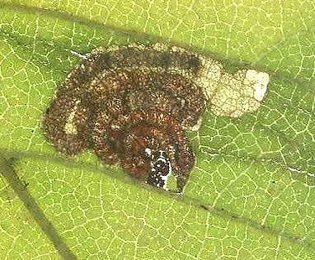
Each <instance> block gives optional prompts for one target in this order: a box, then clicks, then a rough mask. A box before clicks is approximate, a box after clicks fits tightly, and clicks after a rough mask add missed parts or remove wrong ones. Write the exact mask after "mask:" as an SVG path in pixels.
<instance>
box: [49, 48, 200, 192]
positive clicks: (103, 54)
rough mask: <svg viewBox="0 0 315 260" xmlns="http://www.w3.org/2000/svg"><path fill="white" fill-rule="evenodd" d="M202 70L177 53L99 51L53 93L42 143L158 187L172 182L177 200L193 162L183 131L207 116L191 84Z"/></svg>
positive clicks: (197, 61) (189, 57)
mask: <svg viewBox="0 0 315 260" xmlns="http://www.w3.org/2000/svg"><path fill="white" fill-rule="evenodd" d="M164 47H165V46H164ZM200 68H201V61H200V59H199V58H198V56H197V55H194V54H192V53H190V52H188V51H183V49H181V51H179V50H178V49H176V48H175V49H174V48H170V49H168V50H166V49H165V48H161V50H159V49H157V48H154V47H153V46H143V45H132V46H120V47H111V48H108V49H106V48H98V49H96V50H94V51H92V52H91V53H90V54H88V55H87V56H86V59H83V60H82V61H81V63H80V64H79V65H78V66H77V67H76V68H75V69H74V70H73V71H72V72H71V73H70V74H69V76H68V77H67V78H66V80H65V81H64V82H63V84H62V85H61V87H60V88H59V89H58V91H57V93H56V98H55V99H54V100H53V101H52V103H51V104H50V107H49V108H48V109H47V111H46V115H45V117H44V121H43V127H44V132H45V135H46V138H47V139H48V141H49V142H51V143H52V144H53V145H54V146H55V147H56V149H57V150H58V151H60V152H62V153H65V154H68V155H75V154H78V153H79V152H81V151H83V150H84V149H86V148H93V150H94V151H95V153H96V154H97V156H98V157H99V158H100V160H101V161H102V162H104V163H106V164H116V163H118V162H120V163H121V166H122V167H123V168H124V169H125V170H126V171H127V172H128V173H129V174H130V175H132V176H133V177H135V178H137V179H139V180H143V181H146V182H147V183H149V184H151V185H155V186H157V187H162V188H165V187H166V182H167V178H168V176H169V175H170V173H171V174H174V176H175V177H176V179H177V191H178V192H181V191H182V190H183V188H184V186H185V184H186V183H187V180H188V177H189V174H190V172H191V170H192V168H193V166H194V161H195V158H194V153H193V150H192V147H191V145H190V144H189V141H188V139H187V137H186V135H185V132H184V128H191V127H193V126H194V125H196V124H197V123H198V121H199V119H200V117H201V115H202V113H203V112H204V110H205V102H206V101H205V96H204V94H203V92H202V89H201V87H200V86H199V85H198V84H197V83H196V81H195V80H194V78H195V77H196V75H197V74H198V70H199V69H200ZM187 75H188V76H187ZM189 75H191V77H190V76H189Z"/></svg>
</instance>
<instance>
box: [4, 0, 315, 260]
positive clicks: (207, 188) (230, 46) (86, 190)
mask: <svg viewBox="0 0 315 260" xmlns="http://www.w3.org/2000/svg"><path fill="white" fill-rule="evenodd" d="M314 15H315V4H314V2H313V1H312V0H306V1H305V0H304V1H302V0H287V1H274V0H267V1H264V2H261V1H256V0H254V1H241V2H240V1H235V0H234V1H232V0H228V1H213V2H207V1H192V2H191V1H162V0H160V1H159V0H157V1H147V2H146V1H113V0H112V1H83V0H82V1H72V0H69V1H59V2H58V1H42V2H40V3H37V2H36V1H31V0H30V1H2V2H0V20H1V22H0V87H1V88H0V172H1V174H2V175H0V176H1V179H0V205H1V211H0V240H1V243H0V258H1V259H207V260H208V259H314V257H315V187H314V186H315V156H314V154H315V140H314V136H315V120H314V119H315V114H314V109H315V105H314V104H315V98H314V84H315V83H314V82H315V81H314V75H315V70H314V67H315V56H314V51H315V44H314V43H315V30H314V28H313V21H314ZM156 41H158V42H165V43H168V42H172V43H174V42H175V43H176V44H177V45H181V46H190V47H191V48H192V49H193V50H196V51H200V52H204V53H206V54H210V53H212V56H215V57H219V58H220V59H222V60H224V64H225V65H226V66H227V67H229V68H230V69H231V68H232V69H233V68H242V67H253V68H256V69H260V70H264V71H266V72H268V73H269V74H270V76H271V80H270V84H269V86H268V90H267V95H266V97H265V99H264V101H263V103H262V106H261V107H260V108H259V109H258V110H257V112H255V113H251V114H246V115H244V116H242V117H240V118H228V117H222V116H215V115H214V114H213V113H212V112H211V111H210V110H209V111H207V112H206V114H205V115H204V118H203V123H202V126H201V128H200V130H199V131H198V132H192V133H189V136H190V138H191V141H192V143H193V146H194V150H195V151H196V156H197V164H196V166H195V169H194V170H193V172H192V173H191V177H190V179H189V182H188V185H187V187H186V188H185V192H184V194H183V195H181V196H174V195H171V194H167V193H165V192H160V191H157V190H154V189H150V188H149V187H147V186H146V185H143V184H140V183H138V182H136V181H134V180H133V179H131V178H130V177H128V176H127V175H126V174H125V173H124V172H122V171H121V170H120V168H109V167H106V166H103V165H101V164H100V163H99V162H98V160H97V159H96V157H95V156H94V155H93V154H92V152H85V153H84V154H82V155H80V156H79V157H78V158H68V157H65V156H62V155H59V154H57V153H56V151H55V150H54V149H53V148H52V147H51V145H50V144H49V143H47V142H46V141H45V138H44V136H43V133H42V128H41V121H42V116H43V113H44V111H45V109H46V108H47V107H48V105H49V102H50V101H51V99H52V98H53V95H54V92H55V90H56V89H57V88H58V86H59V85H60V84H61V82H62V81H63V80H64V78H65V77H66V75H67V74H68V73H69V71H71V69H72V68H73V66H75V65H76V64H77V63H78V58H77V57H75V56H73V55H72V54H71V52H70V51H71V50H73V51H76V52H78V53H86V52H89V51H91V50H92V49H93V48H95V47H97V46H107V45H112V44H126V43H130V42H142V43H148V42H156Z"/></svg>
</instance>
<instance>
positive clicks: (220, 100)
mask: <svg viewBox="0 0 315 260" xmlns="http://www.w3.org/2000/svg"><path fill="white" fill-rule="evenodd" d="M201 59H202V63H203V68H202V70H201V71H200V74H199V77H198V78H197V82H198V83H199V84H200V85H201V86H203V89H204V93H205V96H206V98H207V100H208V101H209V103H210V109H211V110H212V111H213V112H214V113H215V114H216V115H220V116H230V117H240V116H242V115H243V114H244V113H250V112H254V111H256V110H257V109H258V108H259V106H260V104H261V101H262V100H263V99H264V96H265V94H266V91H267V86H268V83H269V75H268V74H267V73H264V72H259V71H256V70H239V71H237V72H236V73H234V74H231V73H227V72H225V70H224V68H223V66H222V64H221V63H220V62H218V61H216V60H213V59H210V58H205V57H201Z"/></svg>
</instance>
